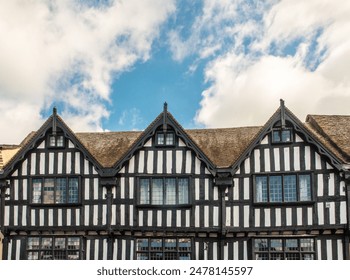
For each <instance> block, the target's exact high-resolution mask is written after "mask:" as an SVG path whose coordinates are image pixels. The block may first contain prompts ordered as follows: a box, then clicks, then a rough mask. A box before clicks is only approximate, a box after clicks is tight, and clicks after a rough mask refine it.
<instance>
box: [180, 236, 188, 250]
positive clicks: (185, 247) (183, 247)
mask: <svg viewBox="0 0 350 280" xmlns="http://www.w3.org/2000/svg"><path fill="white" fill-rule="evenodd" d="M179 251H180V252H190V251H191V239H189V238H180V239H179Z"/></svg>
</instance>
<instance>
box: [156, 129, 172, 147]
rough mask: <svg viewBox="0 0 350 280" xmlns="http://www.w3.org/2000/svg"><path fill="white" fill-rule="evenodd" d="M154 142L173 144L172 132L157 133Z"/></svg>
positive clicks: (160, 144) (166, 144) (162, 144)
mask: <svg viewBox="0 0 350 280" xmlns="http://www.w3.org/2000/svg"><path fill="white" fill-rule="evenodd" d="M156 143H157V145H158V146H173V145H175V135H174V133H173V132H166V133H165V132H159V133H157V137H156Z"/></svg>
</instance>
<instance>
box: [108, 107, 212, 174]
mask: <svg viewBox="0 0 350 280" xmlns="http://www.w3.org/2000/svg"><path fill="white" fill-rule="evenodd" d="M167 131H171V132H172V133H173V134H174V136H175V137H176V139H180V140H181V141H182V143H184V146H186V147H187V148H189V149H190V150H191V151H192V152H193V153H194V154H195V156H196V158H198V159H199V160H200V161H201V162H203V163H204V164H205V167H206V168H207V169H208V170H209V171H210V173H212V174H215V165H214V164H213V162H212V161H211V160H210V159H209V158H208V156H207V155H206V154H205V153H204V152H203V151H202V150H201V149H200V148H199V146H198V145H197V143H196V142H195V141H194V140H193V139H192V138H191V137H190V136H189V134H188V133H187V132H186V131H185V130H184V129H183V128H182V127H181V125H180V124H179V123H178V122H177V121H176V120H175V119H174V117H173V116H172V115H171V114H170V113H169V112H167V111H166V110H164V112H163V113H161V114H160V115H159V116H158V117H157V118H156V119H155V120H154V121H153V122H152V123H151V124H150V125H149V126H148V127H147V128H146V129H145V130H144V131H143V132H142V133H141V134H140V135H139V136H138V138H137V139H136V140H135V142H134V143H133V144H132V145H131V146H130V148H129V149H128V150H127V151H126V152H125V153H124V155H123V156H122V157H121V158H120V159H119V160H118V161H117V162H116V163H115V164H114V166H113V174H114V175H115V174H116V173H118V172H119V171H120V170H121V169H122V168H123V167H124V165H125V164H126V163H127V162H128V161H129V160H130V159H131V158H132V157H133V156H134V155H135V153H136V152H137V151H138V150H139V149H140V148H142V147H144V146H145V145H153V146H156V144H155V142H154V141H155V137H156V135H157V133H162V132H164V133H165V132H167ZM150 140H151V142H150ZM150 143H151V144H150ZM158 148H159V147H158Z"/></svg>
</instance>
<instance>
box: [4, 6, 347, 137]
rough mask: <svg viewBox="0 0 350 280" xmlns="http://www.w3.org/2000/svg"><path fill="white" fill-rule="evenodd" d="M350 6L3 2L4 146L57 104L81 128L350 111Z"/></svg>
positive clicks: (221, 123)
mask: <svg viewBox="0 0 350 280" xmlns="http://www.w3.org/2000/svg"><path fill="white" fill-rule="evenodd" d="M349 34H350V1H343V0H308V1H305V0H281V1H277V0H270V1H269V0H268V1H262V0H260V1H254V0H203V1H195V0H193V1H188V0H187V1H185V0H178V1H176V0H142V1H139V0H115V1H112V0H111V1H108V0H99V1H97V0H96V1H94V0H85V1H83V0H80V1H79V0H75V1H74V0H57V1H55V0H31V1H28V0H11V1H8V0H0V36H1V44H0V113H1V117H0V143H3V144H4V143H19V142H20V141H21V140H22V139H23V137H25V136H26V135H27V134H28V133H29V132H30V131H32V130H37V129H38V128H39V127H40V126H41V125H42V123H43V121H45V120H46V118H47V117H49V116H50V114H51V112H52V107H53V106H56V107H57V109H58V112H59V114H60V115H61V116H62V117H63V118H64V120H65V121H66V122H67V123H68V125H69V126H70V127H71V128H72V129H73V130H75V131H119V130H132V129H134V130H141V129H144V128H145V127H147V125H149V123H150V122H152V121H153V119H154V118H155V117H156V116H157V115H158V114H159V113H160V112H161V111H162V107H163V103H164V101H167V102H168V104H169V111H170V112H171V113H172V114H173V115H174V116H175V118H177V120H178V121H179V122H180V123H181V124H182V125H183V126H184V127H185V128H195V127H231V126H249V125H263V124H264V123H265V122H266V121H267V120H268V118H269V117H270V116H271V115H272V114H273V113H274V111H275V110H276V109H277V108H278V106H279V99H280V98H283V99H285V102H286V105H287V107H288V108H289V109H291V110H292V111H293V112H294V113H295V114H296V115H297V116H298V117H299V118H300V119H301V120H305V116H306V114H348V115H349V114H350V78H349V77H350V67H349V65H350V36H349Z"/></svg>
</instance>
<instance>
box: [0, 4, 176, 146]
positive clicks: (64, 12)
mask: <svg viewBox="0 0 350 280" xmlns="http://www.w3.org/2000/svg"><path fill="white" fill-rule="evenodd" d="M88 4H89V5H88ZM88 4H86V2H83V1H68V0H60V1H49V0H47V1H45V0H42V1H25V0H16V1H6V0H1V1H0V36H1V39H2V40H1V41H2V43H1V44H0V65H1V72H0V98H1V113H2V118H0V131H1V132H2V133H1V135H2V137H1V139H0V141H1V142H3V143H10V142H19V141H20V140H21V139H23V137H24V136H25V135H26V134H27V133H28V132H29V131H30V130H35V129H37V128H38V124H40V123H42V119H41V115H40V111H42V110H46V109H47V108H48V107H50V106H51V105H52V104H53V103H59V104H63V105H62V108H63V110H59V112H62V115H63V117H64V118H65V120H66V121H67V122H68V123H69V124H70V125H72V128H73V129H77V130H87V129H88V130H101V129H102V128H101V120H102V118H106V117H108V115H109V112H108V111H107V109H106V108H105V105H104V104H105V103H106V102H110V94H111V92H110V85H111V81H112V78H113V75H117V74H119V73H121V72H123V71H126V70H128V69H130V67H132V66H133V65H134V64H135V62H137V61H139V60H140V61H145V60H147V59H148V58H149V56H150V51H151V48H152V42H153V41H154V40H155V39H156V38H157V36H158V34H159V26H160V25H161V24H162V23H163V22H164V21H165V20H166V19H167V16H168V15H169V14H170V13H172V12H173V11H174V9H175V6H174V3H173V0H169V1H163V0H147V1H137V0H127V1H111V3H110V4H108V5H107V4H104V5H99V4H96V3H94V2H93V1H92V2H91V1H90V2H88ZM60 106H61V105H60ZM29 113H30V114H29ZM13 114H15V115H16V116H18V121H19V123H18V126H17V127H16V129H17V130H18V132H17V131H16V132H14V131H13V130H12V131H11V133H9V130H8V128H9V127H13V125H14V124H13V118H12V117H11V116H12V115H13ZM6 132H7V133H6Z"/></svg>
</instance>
